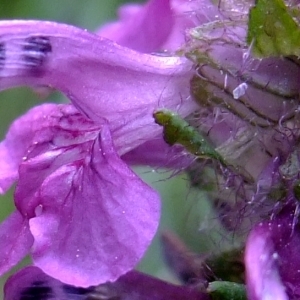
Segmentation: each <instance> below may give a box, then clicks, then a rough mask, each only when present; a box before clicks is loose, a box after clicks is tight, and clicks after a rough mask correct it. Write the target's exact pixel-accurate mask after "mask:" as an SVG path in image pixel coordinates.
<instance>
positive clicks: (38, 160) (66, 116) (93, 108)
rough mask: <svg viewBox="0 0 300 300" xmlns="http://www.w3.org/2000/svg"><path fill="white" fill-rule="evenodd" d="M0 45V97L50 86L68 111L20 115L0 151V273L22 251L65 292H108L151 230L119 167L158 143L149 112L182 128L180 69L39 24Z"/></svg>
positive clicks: (184, 69)
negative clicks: (0, 204)
mask: <svg viewBox="0 0 300 300" xmlns="http://www.w3.org/2000/svg"><path fill="white" fill-rule="evenodd" d="M156 2H161V3H164V2H166V3H168V1H156ZM149 5H150V4H149ZM150 6H151V5H150ZM168 13H170V11H168ZM146 15H147V14H146ZM152 21H153V24H154V23H155V22H156V19H153V20H152ZM170 26H172V24H170ZM129 29H130V28H129ZM0 36H1V38H0V88H1V89H5V88H9V87H13V86H16V85H24V84H25V85H29V86H32V87H39V86H46V87H51V88H55V89H58V90H60V91H62V92H63V93H64V94H66V95H67V96H68V98H69V99H70V100H71V102H72V104H73V105H74V106H73V105H54V104H45V105H41V106H39V107H36V108H34V109H32V110H30V111H29V112H28V113H27V114H25V115H24V116H23V117H21V118H19V119H18V120H16V121H15V122H14V123H13V125H12V126H11V128H10V129H9V131H8V133H7V136H6V138H5V140H4V141H3V142H2V143H1V144H0V154H1V155H0V189H1V192H2V193H4V192H5V191H6V190H7V189H8V188H9V187H10V186H11V184H12V183H13V182H14V181H16V180H17V186H16V192H15V205H16V208H17V210H16V211H15V212H13V213H12V214H11V215H10V216H9V217H8V218H7V219H6V220H5V221H4V222H3V223H2V224H1V226H0V237H1V240H2V247H1V250H0V256H1V258H2V259H1V262H0V273H3V272H5V271H7V270H9V269H10V268H11V267H12V266H13V265H15V264H16V263H17V262H19V261H20V260H21V259H22V258H23V257H24V256H25V255H26V254H28V253H29V252H30V253H31V256H32V258H33V262H34V264H35V265H36V266H38V267H40V268H41V269H42V270H43V271H44V272H46V273H47V274H49V275H50V276H52V277H54V278H57V279H59V280H61V281H63V282H65V283H69V284H74V285H80V286H89V285H95V284H99V283H102V282H107V281H114V280H116V279H117V278H118V277H119V276H121V275H122V274H124V273H126V272H128V271H129V270H131V269H132V268H133V267H134V266H135V265H136V263H137V262H138V261H139V259H140V258H141V257H142V255H143V254H144V252H145V250H146V249H147V247H148V245H149V243H150V241H151V239H152V237H153V235H154V234H155V231H156V229H157V226H158V220H159V197H158V195H157V193H156V192H155V191H153V190H152V189H151V188H150V187H148V186H147V185H146V184H145V183H143V182H142V181H141V180H140V179H139V178H138V177H137V176H136V175H135V174H134V173H133V172H132V171H131V170H130V169H129V167H128V166H127V164H126V163H125V162H124V160H122V158H121V157H122V156H123V155H125V154H126V153H129V151H131V150H133V149H135V148H136V147H138V146H139V145H142V144H143V143H145V142H146V141H153V140H155V139H158V140H161V128H159V126H157V125H156V124H154V121H153V117H152V114H153V112H154V111H155V110H156V109H158V108H159V107H162V108H168V109H173V110H178V111H179V113H180V114H181V115H182V116H183V117H184V116H186V115H188V114H189V113H191V112H192V111H193V110H194V109H195V104H194V103H193V102H192V101H191V99H190V96H189V80H190V76H191V74H192V73H191V63H190V62H188V61H187V60H186V59H184V58H179V57H175V56H174V57H172V56H164V57H162V56H156V55H149V54H142V53H140V52H136V51H133V50H131V49H129V48H126V47H123V46H119V45H117V44H115V43H113V42H112V41H110V40H107V39H105V38H103V37H100V36H97V35H94V34H91V33H88V32H86V31H84V30H81V29H78V28H75V27H71V26H67V25H62V24H57V23H51V22H39V21H3V22H0ZM152 38H153V39H154V38H155V37H154V36H152ZM154 44H155V43H154ZM156 44H159V43H156ZM128 46H130V45H128ZM75 107H76V108H75ZM124 157H125V156H124Z"/></svg>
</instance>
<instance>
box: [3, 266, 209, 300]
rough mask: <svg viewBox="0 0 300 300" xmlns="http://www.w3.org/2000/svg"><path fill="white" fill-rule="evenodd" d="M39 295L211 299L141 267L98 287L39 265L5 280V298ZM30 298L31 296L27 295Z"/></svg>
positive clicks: (143, 299) (56, 296) (99, 297)
mask: <svg viewBox="0 0 300 300" xmlns="http://www.w3.org/2000/svg"><path fill="white" fill-rule="evenodd" d="M22 296H23V297H28V299H33V297H35V298H34V299H38V297H51V299H55V300H56V299H57V300H61V299H69V297H74V299H75V298H76V299H90V298H91V299H94V298H95V299H120V300H122V299H124V300H125V299H132V300H135V299H137V300H164V299H175V300H176V299H178V300H181V299H191V300H193V299H195V300H196V299H197V300H200V299H201V300H204V299H208V296H207V295H205V294H204V293H201V292H199V291H197V290H196V289H195V288H193V287H183V286H176V285H172V284H170V283H167V282H164V281H161V280H159V279H155V278H153V277H151V276H148V275H145V274H142V273H140V272H137V271H131V272H129V273H127V274H126V275H124V276H122V277H120V278H119V279H118V280H117V281H116V282H114V283H107V284H103V285H99V286H96V287H88V288H80V287H75V286H71V285H66V284H63V283H62V282H60V281H58V280H56V279H54V278H51V277H50V276H47V275H46V274H45V273H43V272H42V271H41V270H40V269H39V268H37V267H27V268H25V269H22V270H21V271H19V272H18V273H16V274H14V275H13V276H12V277H10V279H9V280H8V281H7V283H6V284H5V288H4V300H15V299H21V298H20V297H22ZM26 299H27V298H26Z"/></svg>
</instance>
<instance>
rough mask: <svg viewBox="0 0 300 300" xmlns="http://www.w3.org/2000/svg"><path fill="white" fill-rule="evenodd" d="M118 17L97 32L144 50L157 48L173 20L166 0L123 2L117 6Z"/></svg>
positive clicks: (133, 47) (170, 28)
mask: <svg viewBox="0 0 300 300" xmlns="http://www.w3.org/2000/svg"><path fill="white" fill-rule="evenodd" d="M118 16H119V19H120V20H119V21H117V22H113V23H110V24H107V25H105V26H103V27H101V28H100V30H99V31H98V32H97V34H99V35H101V36H103V37H106V38H108V39H111V40H113V41H115V42H117V43H118V44H119V45H122V46H124V47H128V48H131V49H133V50H136V51H139V52H145V53H147V52H148V53H151V52H154V51H158V50H161V46H162V45H163V44H164V43H165V41H166V40H167V38H168V36H169V34H170V32H171V30H172V27H173V23H174V19H173V16H172V11H171V7H170V0H151V1H148V2H147V3H146V4H144V5H138V4H125V5H123V6H121V7H120V8H119V10H118Z"/></svg>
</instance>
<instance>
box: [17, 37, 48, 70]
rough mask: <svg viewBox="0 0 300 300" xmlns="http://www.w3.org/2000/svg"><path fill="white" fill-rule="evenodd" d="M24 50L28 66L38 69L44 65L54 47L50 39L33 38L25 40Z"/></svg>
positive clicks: (24, 57)
mask: <svg viewBox="0 0 300 300" xmlns="http://www.w3.org/2000/svg"><path fill="white" fill-rule="evenodd" d="M22 50H23V51H24V54H23V59H24V61H25V62H26V64H27V65H28V66H29V67H32V68H34V69H36V68H40V67H42V66H43V65H44V63H45V61H46V59H47V56H48V54H49V53H51V52H52V46H51V43H50V40H49V38H48V37H45V36H31V37H28V38H27V39H25V44H24V45H23V49H22Z"/></svg>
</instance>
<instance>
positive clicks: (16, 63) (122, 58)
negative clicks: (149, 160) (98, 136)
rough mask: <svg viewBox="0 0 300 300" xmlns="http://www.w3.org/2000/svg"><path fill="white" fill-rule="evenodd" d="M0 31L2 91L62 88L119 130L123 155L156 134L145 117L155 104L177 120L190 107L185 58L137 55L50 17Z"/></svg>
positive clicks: (9, 23)
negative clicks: (24, 87) (19, 87)
mask: <svg viewBox="0 0 300 300" xmlns="http://www.w3.org/2000/svg"><path fill="white" fill-rule="evenodd" d="M0 36H1V39H0V43H2V44H3V47H4V49H5V61H4V62H3V66H2V69H1V70H0V79H1V82H0V88H1V89H6V88H9V87H12V86H16V85H31V86H40V85H42V86H51V87H53V88H56V89H58V90H60V91H62V92H63V93H65V94H66V95H67V96H68V97H69V98H70V100H71V101H72V102H73V104H74V105H75V106H76V107H77V108H79V110H80V111H81V112H83V113H85V114H86V115H88V116H89V117H90V118H91V119H93V120H94V121H95V122H99V118H100V119H101V122H102V118H106V119H107V120H108V121H109V122H110V124H111V126H112V127H111V130H112V131H113V132H114V131H115V130H119V132H120V135H119V136H120V137H121V136H122V137H123V140H122V141H123V143H122V144H124V146H123V153H125V152H127V151H129V150H131V149H133V148H134V147H135V146H138V145H139V144H142V143H143V142H144V141H145V140H148V139H152V138H153V137H155V136H157V135H158V134H159V132H161V128H159V126H157V125H153V118H152V113H153V111H154V110H155V109H157V108H158V107H164V108H168V109H170V110H172V109H173V110H176V111H177V110H179V112H180V114H181V115H182V116H183V117H184V116H186V115H187V114H189V113H191V112H192V111H193V110H194V109H195V107H196V105H195V104H194V103H193V102H192V100H191V99H190V96H189V95H190V91H189V81H190V76H191V75H192V74H193V71H192V70H191V66H192V64H191V63H190V62H189V61H188V60H186V59H185V58H179V57H162V56H154V55H149V54H141V53H138V52H135V51H133V50H130V49H128V48H124V47H121V46H118V45H116V44H115V43H113V42H111V41H109V40H106V39H104V38H101V37H99V36H97V35H93V34H91V33H88V32H86V31H84V30H81V29H78V28H75V27H72V26H67V25H62V24H57V23H51V22H39V21H3V22H0ZM128 137H129V140H130V144H129V145H128V142H127V140H128ZM116 146H117V147H119V146H118V144H116ZM120 154H121V153H120Z"/></svg>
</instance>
